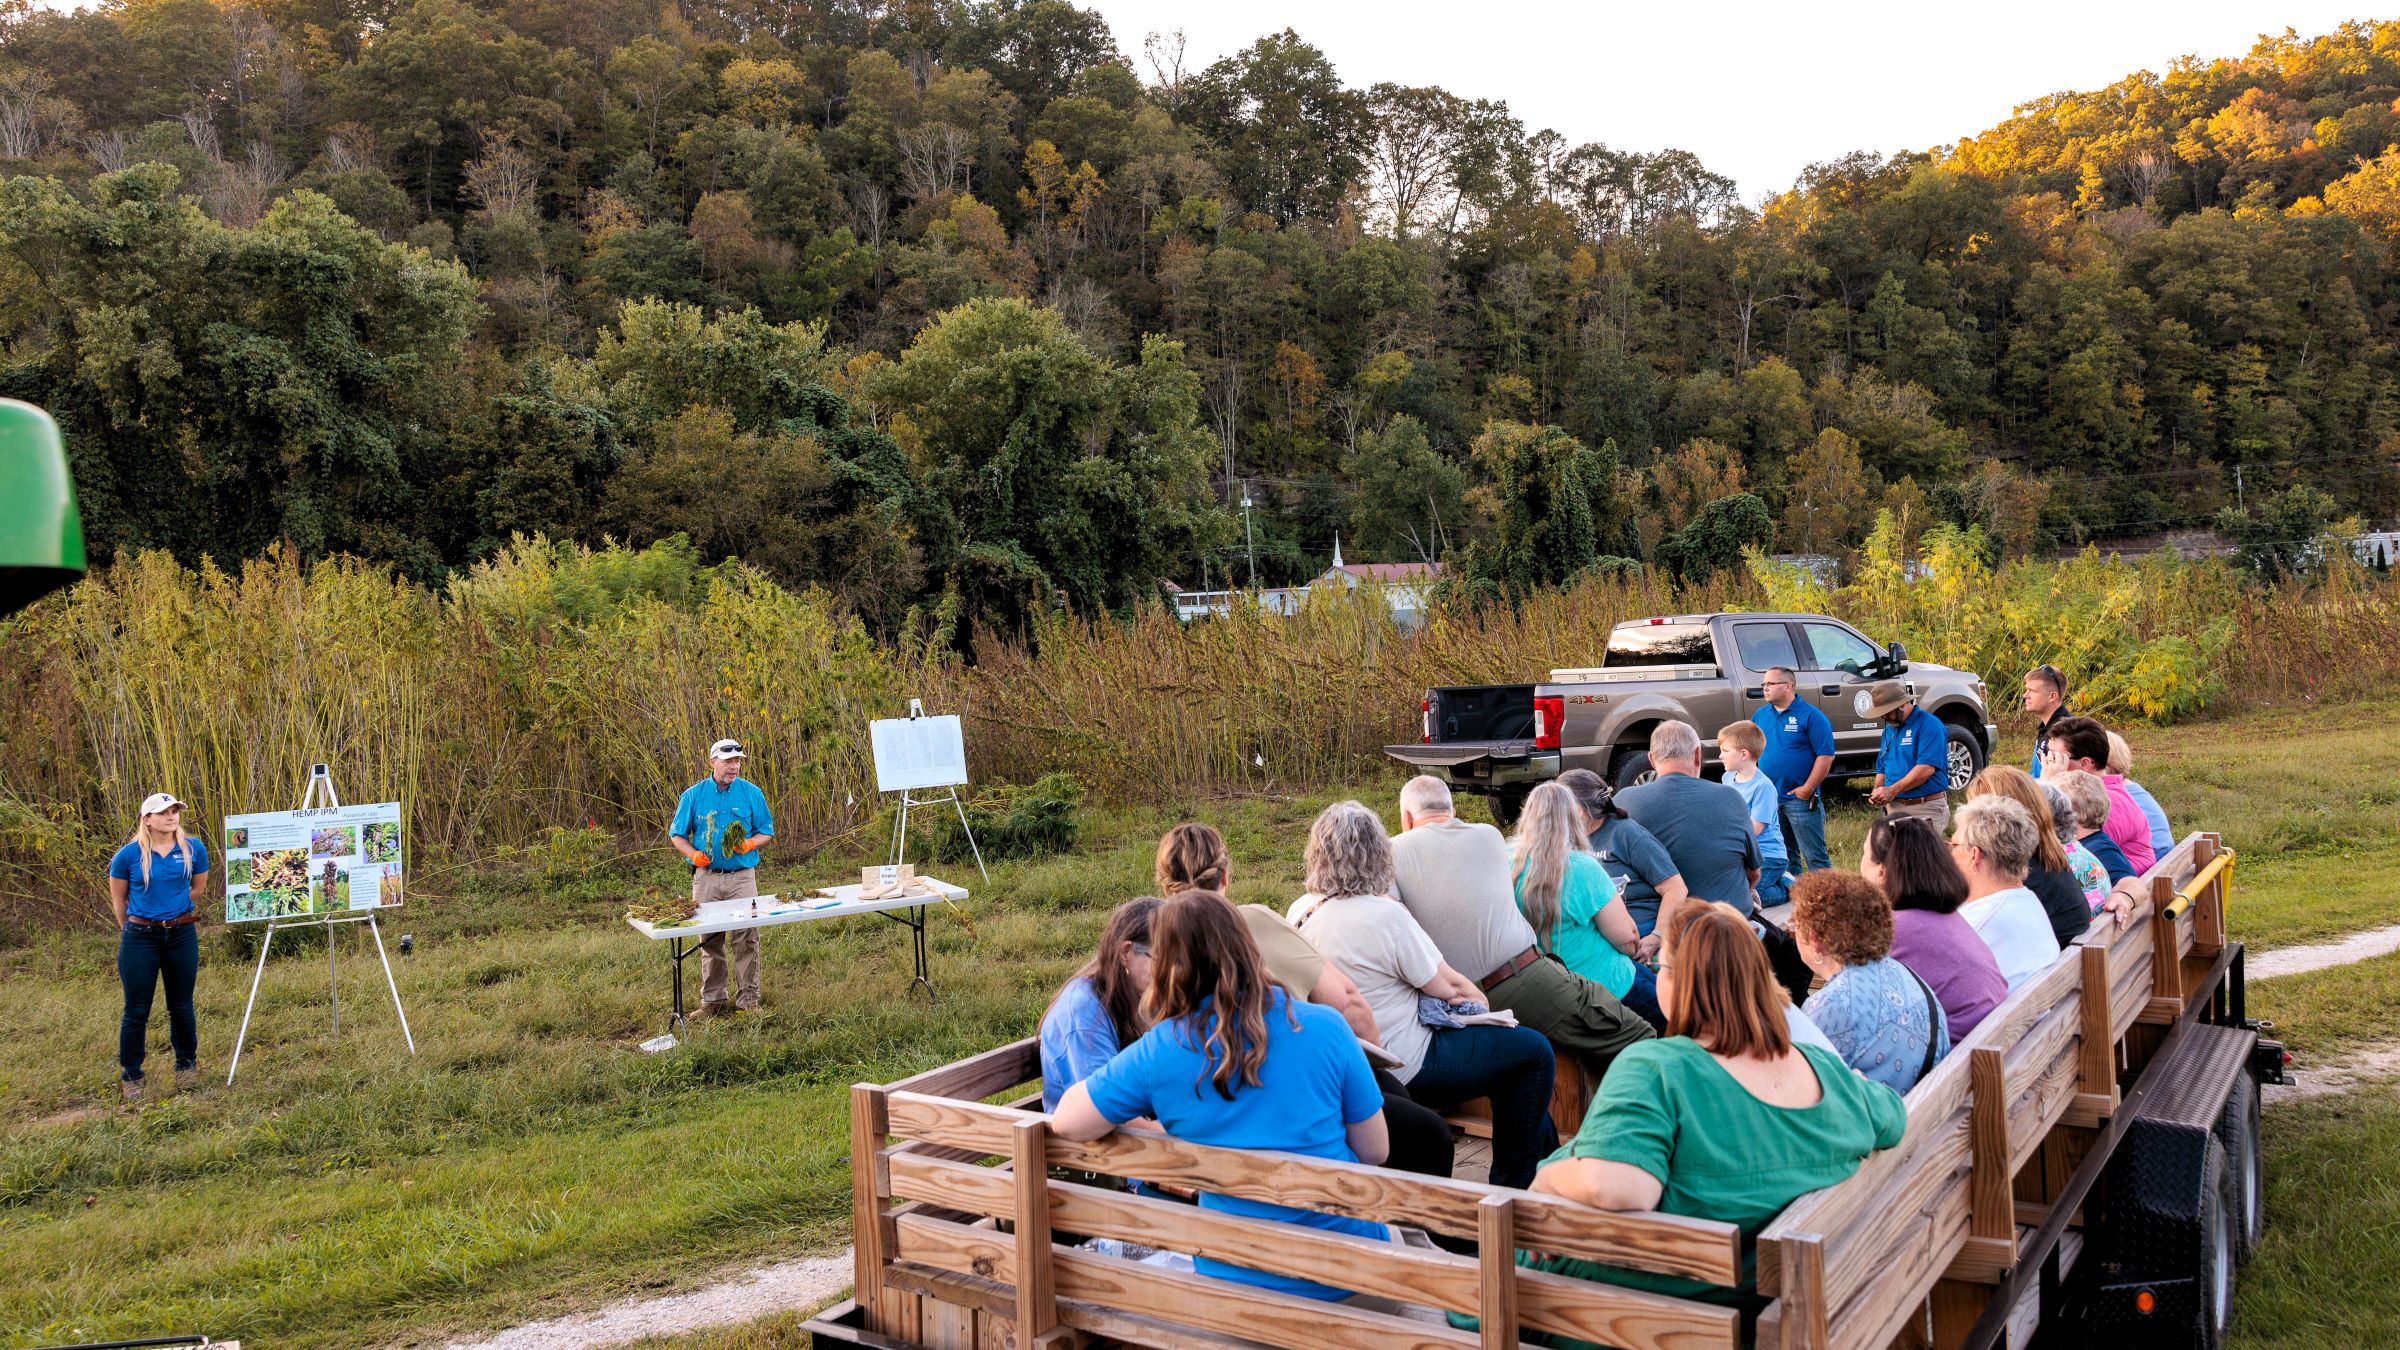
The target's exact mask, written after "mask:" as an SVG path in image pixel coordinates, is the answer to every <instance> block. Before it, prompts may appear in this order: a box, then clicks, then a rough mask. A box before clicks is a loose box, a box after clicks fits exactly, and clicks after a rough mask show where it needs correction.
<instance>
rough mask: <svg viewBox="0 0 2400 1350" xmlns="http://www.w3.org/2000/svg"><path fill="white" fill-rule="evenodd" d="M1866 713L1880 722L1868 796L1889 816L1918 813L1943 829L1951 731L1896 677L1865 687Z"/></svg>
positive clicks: (1946, 823) (1947, 819)
mask: <svg viewBox="0 0 2400 1350" xmlns="http://www.w3.org/2000/svg"><path fill="white" fill-rule="evenodd" d="M1867 716H1869V717H1872V718H1875V719H1877V720H1878V721H1880V722H1882V723H1883V746H1882V748H1881V749H1880V750H1878V751H1877V752H1876V755H1875V790H1874V791H1873V792H1870V793H1868V794H1867V800H1868V801H1871V802H1873V803H1875V804H1876V805H1877V806H1880V807H1882V808H1883V813H1884V814H1885V815H1887V816H1917V817H1921V818H1922V819H1923V820H1924V821H1925V822H1926V823H1927V824H1930V825H1932V826H1933V828H1934V829H1935V830H1936V831H1938V832H1941V833H1945V834H1946V833H1948V832H1949V829H1950V732H1949V729H1948V728H1947V727H1944V726H1943V725H1942V719H1940V718H1938V717H1936V716H1934V715H1933V714H1932V713H1929V712H1927V711H1925V710H1924V709H1923V708H1921V707H1919V706H1917V699H1916V696H1915V695H1914V694H1911V693H1909V692H1908V689H1907V687H1906V686H1904V685H1902V684H1901V683H1900V682H1899V681H1898V680H1885V681H1884V682H1883V683H1881V684H1878V685H1876V686H1875V687H1874V688H1872V689H1869V690H1868V691H1867Z"/></svg>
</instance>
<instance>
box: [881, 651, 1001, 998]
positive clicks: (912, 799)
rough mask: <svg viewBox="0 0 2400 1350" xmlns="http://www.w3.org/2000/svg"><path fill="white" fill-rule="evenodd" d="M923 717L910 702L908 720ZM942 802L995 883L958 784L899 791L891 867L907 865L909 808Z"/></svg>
mask: <svg viewBox="0 0 2400 1350" xmlns="http://www.w3.org/2000/svg"><path fill="white" fill-rule="evenodd" d="M924 716H925V701H924V700H923V699H916V698H912V699H910V700H909V701H908V720H909V721H911V722H914V721H917V720H918V719H920V718H922V717H924ZM943 802H948V803H950V806H951V809H953V810H955V811H957V812H958V828H959V829H961V830H963V831H965V832H966V836H967V848H968V849H969V850H971V851H972V852H973V853H974V854H975V870H976V871H977V872H980V873H982V874H983V879H984V880H985V881H987V882H988V881H990V880H991V879H992V874H991V870H990V869H989V868H986V867H985V866H984V865H983V846H982V845H981V844H978V843H976V842H975V827H974V826H972V825H969V824H968V823H967V804H966V803H965V802H963V801H961V800H959V796H958V784H956V783H951V784H947V785H945V786H944V787H943V788H942V790H941V792H940V794H939V795H937V796H930V797H920V796H918V795H916V789H914V788H907V787H904V788H902V789H900V815H899V818H898V819H896V820H894V821H893V822H892V866H894V867H898V866H899V865H900V864H901V862H902V861H904V859H902V857H901V851H902V850H903V849H905V848H907V846H908V808H910V807H912V806H939V805H941V804H942V803H943ZM924 943H925V933H924V929H923V928H922V927H920V928H919V929H918V930H917V945H918V946H919V947H922V946H924ZM932 988H933V986H931V985H927V986H926V990H927V992H931V991H932Z"/></svg>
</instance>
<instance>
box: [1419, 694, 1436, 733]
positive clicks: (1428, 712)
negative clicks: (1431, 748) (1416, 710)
mask: <svg viewBox="0 0 2400 1350" xmlns="http://www.w3.org/2000/svg"><path fill="white" fill-rule="evenodd" d="M1420 711H1421V712H1422V713H1423V714H1424V716H1423V718H1422V719H1421V720H1422V721H1423V723H1424V727H1425V743H1426V744H1427V745H1431V744H1433V695H1431V694H1427V695H1426V696H1425V703H1424V706H1423V707H1422V708H1421V709H1420Z"/></svg>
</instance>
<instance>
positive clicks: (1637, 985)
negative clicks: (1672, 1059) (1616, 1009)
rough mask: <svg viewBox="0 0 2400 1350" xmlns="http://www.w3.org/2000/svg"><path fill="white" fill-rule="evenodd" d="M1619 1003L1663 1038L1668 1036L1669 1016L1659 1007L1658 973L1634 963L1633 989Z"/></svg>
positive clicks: (1626, 992) (1639, 963)
mask: <svg viewBox="0 0 2400 1350" xmlns="http://www.w3.org/2000/svg"><path fill="white" fill-rule="evenodd" d="M1617 1002H1619V1003H1622V1004H1624V1005H1625V1011H1627V1012H1629V1013H1632V1014H1633V1015H1634V1016H1636V1017H1638V1018H1640V1019H1642V1020H1643V1021H1645V1022H1648V1023H1649V1024H1650V1029H1651V1030H1652V1031H1655V1032H1657V1033H1658V1034H1659V1035H1661V1036H1664V1035H1666V1034H1667V1014H1666V1011H1665V1010H1664V1009H1662V1008H1660V1007H1659V1006H1658V972H1657V971H1655V970H1652V969H1651V968H1650V967H1648V966H1645V965H1643V964H1642V963H1641V962H1639V961H1636V962H1634V963H1633V987H1632V988H1631V989H1628V990H1626V991H1625V996H1624V997H1623V998H1621V999H1618V1000H1617Z"/></svg>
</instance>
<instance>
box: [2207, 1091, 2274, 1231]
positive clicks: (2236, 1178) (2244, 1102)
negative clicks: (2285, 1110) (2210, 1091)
mask: <svg viewBox="0 0 2400 1350" xmlns="http://www.w3.org/2000/svg"><path fill="white" fill-rule="evenodd" d="M2217 1139H2218V1141H2219V1142H2221V1143H2223V1144H2224V1145H2225V1171H2226V1173H2227V1175H2226V1184H2225V1200H2226V1203H2227V1204H2228V1205H2229V1206H2230V1207H2231V1208H2232V1211H2233V1251H2234V1256H2235V1257H2236V1258H2237V1259H2239V1260H2242V1261H2247V1260H2249V1259H2250V1253H2251V1252H2252V1251H2253V1250H2254V1249H2256V1248H2257V1246H2258V1240H2259V1238H2261V1237H2263V1236H2265V1234H2266V1231H2267V1161H2266V1150H2265V1147H2264V1145H2263V1143H2262V1142H2261V1140H2260V1138H2259V1132H2258V1080H2257V1079H2255V1078H2252V1077H2251V1076H2250V1075H2248V1074H2246V1073H2245V1074H2238V1075H2236V1076H2235V1077H2234V1080H2233V1095H2232V1096H2230V1097H2227V1098H2226V1099H2225V1112H2224V1114H2223V1115H2221V1116H2219V1117H2218V1118H2217Z"/></svg>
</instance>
